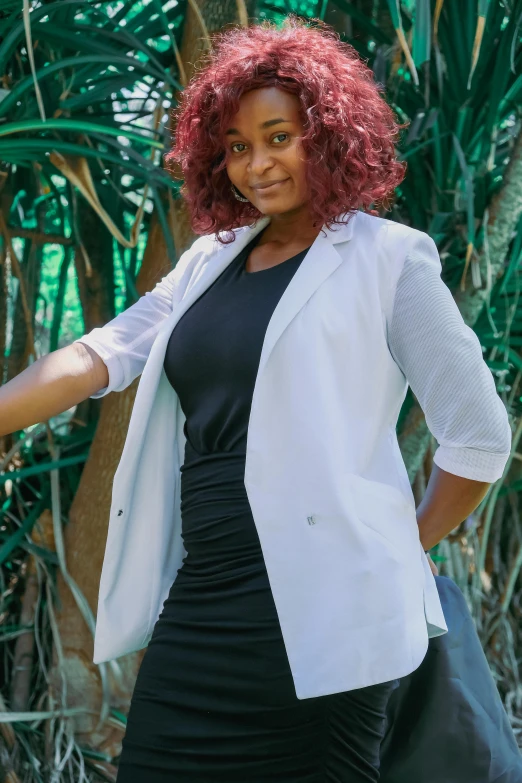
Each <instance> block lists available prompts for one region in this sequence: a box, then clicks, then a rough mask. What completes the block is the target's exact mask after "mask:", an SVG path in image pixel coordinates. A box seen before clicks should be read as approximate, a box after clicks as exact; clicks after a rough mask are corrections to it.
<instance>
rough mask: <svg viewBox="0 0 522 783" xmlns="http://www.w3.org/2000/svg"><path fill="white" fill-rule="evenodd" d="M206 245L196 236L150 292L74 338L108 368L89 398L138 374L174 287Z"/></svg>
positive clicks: (170, 304) (120, 386)
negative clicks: (106, 377) (104, 382)
mask: <svg viewBox="0 0 522 783" xmlns="http://www.w3.org/2000/svg"><path fill="white" fill-rule="evenodd" d="M207 246H208V237H206V236H204V237H199V239H197V240H196V241H195V242H194V243H193V245H192V246H191V247H190V248H189V249H188V250H186V251H185V252H184V253H183V254H182V255H181V257H180V258H179V260H178V262H177V264H176V266H175V267H174V269H173V270H171V271H170V272H169V273H168V274H167V275H165V276H164V277H163V278H162V279H161V280H160V281H159V282H158V283H157V284H156V286H155V287H154V288H153V289H152V291H147V292H146V293H145V294H144V295H143V296H141V297H140V298H139V299H138V301H137V302H135V303H134V304H133V305H131V306H130V307H128V308H127V309H126V310H123V312H121V313H119V315H117V316H116V317H115V318H113V319H112V320H111V321H108V323H106V324H105V325H104V326H100V327H95V328H94V329H91V331H90V332H87V333H86V334H84V335H83V336H82V337H79V338H78V339H77V340H74V343H83V344H85V345H88V346H89V347H90V348H92V349H93V350H94V351H96V353H97V354H98V356H100V358H101V359H102V360H103V362H104V363H105V365H106V367H107V370H108V374H109V383H108V385H107V386H105V387H104V388H103V389H99V390H98V391H97V392H95V393H94V394H91V397H92V398H93V399H98V398H99V397H104V396H105V395H106V394H109V392H112V391H123V390H124V389H126V388H127V386H129V384H130V383H131V382H132V381H133V380H134V379H135V378H136V377H137V376H138V375H140V374H141V373H142V371H143V368H144V366H145V363H146V361H147V359H148V356H149V353H150V350H151V348H152V344H153V342H154V340H155V338H156V335H157V333H158V331H159V329H160V326H161V324H162V323H163V321H164V319H165V318H167V316H168V315H170V313H171V312H172V308H173V302H174V301H175V300H176V290H175V289H176V288H179V289H180V291H181V290H184V288H185V287H186V284H187V282H188V279H189V277H190V274H191V272H192V270H193V267H194V264H195V263H196V262H197V260H198V259H199V258H200V257H201V252H204V251H205V249H206V248H207Z"/></svg>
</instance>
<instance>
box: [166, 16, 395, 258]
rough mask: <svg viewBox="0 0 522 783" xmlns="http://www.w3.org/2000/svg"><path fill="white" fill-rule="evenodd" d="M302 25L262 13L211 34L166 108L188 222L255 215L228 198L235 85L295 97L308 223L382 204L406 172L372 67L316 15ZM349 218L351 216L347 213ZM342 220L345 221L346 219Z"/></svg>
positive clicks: (227, 221) (237, 221)
mask: <svg viewBox="0 0 522 783" xmlns="http://www.w3.org/2000/svg"><path fill="white" fill-rule="evenodd" d="M313 22H314V25H316V26H309V25H308V23H307V22H304V21H303V20H301V19H300V18H299V17H296V16H293V15H291V16H289V17H287V19H286V20H285V22H284V24H283V27H282V28H279V27H277V26H276V25H275V24H274V23H272V22H268V21H263V22H261V23H260V24H258V25H254V26H252V27H232V28H229V29H227V30H225V31H224V32H220V33H217V34H216V35H215V37H214V39H213V41H212V46H211V49H210V52H209V53H208V54H207V55H206V57H205V58H204V59H203V61H202V64H201V66H200V68H199V70H198V71H197V73H196V74H195V76H194V77H193V79H192V80H191V81H190V83H189V84H188V85H187V87H186V89H185V90H184V91H183V93H182V94H181V100H180V103H179V105H178V107H177V108H176V109H175V110H174V112H173V118H174V120H175V122H176V140H175V144H174V146H173V147H172V149H171V150H170V151H169V152H168V153H167V154H166V155H165V161H166V163H167V164H170V163H176V164H178V165H179V166H180V167H181V171H182V172H183V178H184V184H183V185H182V187H181V194H182V195H183V197H184V198H185V200H186V202H187V206H188V209H189V214H190V216H191V226H192V230H193V231H194V233H196V234H210V233H214V232H216V233H217V238H218V241H220V242H222V243H223V244H227V243H228V242H231V241H233V240H234V234H232V235H231V236H230V234H229V236H228V238H225V239H222V238H221V237H220V236H219V232H220V231H230V230H231V229H233V228H237V227H238V226H241V225H245V223H252V222H254V220H256V219H258V218H259V217H261V213H260V212H259V210H258V209H257V208H256V207H254V206H253V205H252V204H251V203H250V202H248V203H243V202H240V201H238V200H237V199H235V198H234V195H233V193H232V191H231V182H230V179H229V178H228V175H227V171H226V162H225V148H224V142H223V139H224V132H225V130H226V127H227V126H228V123H229V121H230V119H231V118H232V117H233V116H234V114H235V113H236V112H237V111H238V110H239V100H240V98H241V96H242V95H243V93H245V92H247V91H248V90H254V89H257V88H260V87H278V88H279V89H281V90H286V91H288V92H290V93H292V94H293V95H296V96H297V97H298V98H299V101H300V105H301V115H302V121H303V124H304V128H305V132H304V134H303V135H302V136H301V144H302V148H303V150H304V153H305V156H306V161H307V182H308V185H309V189H310V196H311V197H310V208H311V210H312V214H313V224H314V226H317V225H320V226H322V225H323V224H326V225H327V226H328V228H331V227H332V225H333V224H334V223H340V222H346V220H338V219H337V218H339V217H340V216H341V215H342V214H343V213H346V212H351V211H355V210H357V209H363V210H364V211H368V210H369V208H370V205H372V204H374V205H382V206H383V207H384V208H386V209H387V208H388V206H387V204H386V203H385V202H386V201H387V200H388V199H389V198H390V197H391V195H392V193H393V190H394V188H395V187H396V186H397V185H398V184H399V183H400V182H401V181H402V180H403V179H404V176H405V172H406V164H405V163H401V162H399V161H398V160H397V158H396V151H395V147H394V141H395V140H396V139H397V137H398V133H399V130H400V129H401V128H402V127H404V126H402V125H399V124H398V123H397V122H396V121H395V118H394V115H393V112H392V109H391V108H390V107H389V106H388V104H387V103H386V101H385V100H384V98H383V97H382V96H381V94H380V92H381V89H382V88H381V87H380V85H378V84H377V83H376V82H375V81H374V77H373V72H372V70H371V69H370V68H369V67H368V66H367V65H366V64H365V63H364V62H363V61H362V60H361V58H360V57H359V55H358V53H357V51H356V50H355V49H354V48H353V47H352V46H350V45H349V44H346V43H343V42H342V41H341V40H340V38H339V36H338V34H337V33H336V32H335V31H334V30H333V28H331V27H330V26H329V25H326V24H325V23H324V22H321V20H319V19H314V20H313ZM348 218H349V216H348ZM348 218H347V219H348Z"/></svg>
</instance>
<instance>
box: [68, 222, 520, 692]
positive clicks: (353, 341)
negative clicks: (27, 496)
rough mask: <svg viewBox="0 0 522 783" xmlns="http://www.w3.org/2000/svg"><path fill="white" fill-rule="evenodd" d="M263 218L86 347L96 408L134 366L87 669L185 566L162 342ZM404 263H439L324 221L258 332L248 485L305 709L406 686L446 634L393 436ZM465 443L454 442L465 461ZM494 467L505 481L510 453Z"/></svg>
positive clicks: (402, 241)
mask: <svg viewBox="0 0 522 783" xmlns="http://www.w3.org/2000/svg"><path fill="white" fill-rule="evenodd" d="M269 220H270V218H268V217H263V218H262V219H261V220H259V221H258V222H257V224H255V225H253V226H246V227H242V228H239V229H236V230H235V241H234V242H232V243H231V244H229V245H226V246H222V245H220V244H219V243H218V242H217V240H216V238H215V235H209V236H202V237H199V238H198V239H197V240H196V241H195V242H194V244H193V245H192V247H190V249H188V250H187V251H186V252H185V253H183V255H182V256H181V258H180V259H179V261H178V263H177V265H176V267H175V268H174V269H173V270H172V271H171V272H170V273H169V274H167V275H166V277H164V278H163V279H162V280H161V282H160V283H158V284H157V285H156V287H155V288H154V290H153V291H152V292H149V293H147V294H145V295H144V296H142V297H141V298H140V299H139V301H138V302H137V303H135V304H134V305H132V306H131V307H130V308H128V309H127V310H126V311H124V312H123V313H120V314H119V315H118V316H116V318H115V319H113V320H112V321H111V322H109V323H108V324H107V325H105V326H104V327H102V328H97V329H93V330H92V331H91V332H90V333H89V334H88V335H85V336H84V337H82V338H80V341H82V342H85V343H87V344H90V345H91V346H92V347H93V348H94V349H95V350H96V351H97V352H98V353H99V354H100V356H101V357H102V358H103V359H104V361H105V362H106V364H107V367H108V369H109V385H108V386H107V387H106V388H104V389H101V390H100V391H99V392H97V393H96V394H94V395H92V396H93V397H101V396H104V395H105V394H108V393H109V392H110V391H121V390H123V389H125V388H126V387H127V386H128V385H129V384H130V383H131V381H132V380H133V379H134V378H135V377H137V376H138V375H139V374H140V373H141V379H140V382H139V386H138V390H137V394H136V398H135V402H134V408H133V411H132V417H131V420H130V424H129V428H128V433H127V438H126V441H125V446H124V449H123V453H122V456H121V460H120V463H119V465H118V468H117V470H116V473H115V476H114V482H113V490H112V503H111V510H110V519H109V530H108V537H107V544H106V552H105V558H104V562H103V569H102V574H101V581H100V590H99V600H98V613H97V624H96V635H95V643H94V662H95V663H101V662H103V661H107V660H110V659H113V658H116V657H118V656H121V655H124V654H126V653H130V652H133V651H135V650H139V649H141V648H143V647H144V646H146V645H147V644H148V642H149V640H150V638H151V634H152V631H153V628H154V625H155V623H156V621H157V619H158V616H159V614H160V612H161V610H162V606H163V602H164V600H165V599H166V597H167V595H168V592H169V589H170V587H171V585H172V583H173V582H174V580H175V579H176V575H177V572H178V569H179V568H180V566H181V564H182V560H183V557H184V555H185V549H184V546H183V540H182V537H181V524H182V523H181V515H180V465H181V464H182V461H183V458H184V447H185V437H184V434H183V424H184V421H185V417H184V414H183V412H182V410H181V407H180V403H179V399H178V397H177V395H176V393H175V391H174V390H173V388H172V386H171V385H170V383H169V381H168V380H167V377H166V374H165V372H164V369H163V361H164V358H165V351H166V346H167V341H168V338H169V336H170V334H171V332H172V330H173V328H174V326H175V324H176V323H177V321H178V320H179V319H180V317H181V316H182V315H183V313H184V312H185V311H186V310H187V309H188V308H189V307H190V305H191V304H192V303H193V302H194V301H195V300H196V299H197V298H198V297H199V296H200V295H201V294H202V293H203V291H205V289H206V288H207V287H208V286H209V285H210V284H211V283H212V282H213V281H214V280H215V279H216V278H217V276H218V275H219V274H220V273H221V272H222V271H223V270H224V268H225V267H226V266H227V264H229V263H230V262H231V261H232V260H233V258H235V256H236V255H237V254H238V253H239V251H240V250H241V249H242V248H243V247H244V246H245V245H246V244H247V243H248V242H249V241H250V240H251V239H252V237H253V236H254V235H255V234H256V233H257V232H258V231H261V230H262V229H263V228H264V227H265V226H266V225H267V223H268V222H269ZM412 254H414V255H415V254H416V256H417V257H421V256H422V257H429V259H430V261H431V262H432V263H433V264H435V265H436V268H437V270H438V271H439V270H440V268H441V266H440V260H439V256H438V252H437V248H436V246H435V244H434V242H433V240H432V239H431V238H430V237H429V236H428V235H427V234H425V233H423V232H421V231H418V230H415V229H412V228H409V227H407V226H404V225H402V224H399V223H396V222H394V221H391V220H386V219H383V218H377V217H373V216H371V215H368V214H366V213H363V212H358V213H356V214H355V215H354V216H353V217H352V218H351V219H350V221H349V223H348V224H347V225H344V226H342V227H340V228H339V227H335V228H334V229H332V230H329V229H326V228H323V231H322V232H321V233H319V235H318V236H317V238H316V239H315V241H314V243H313V245H312V246H311V248H310V250H309V252H308V253H307V254H306V256H305V258H304V260H303V261H302V262H301V264H300V266H299V268H298V269H297V271H296V273H295V275H294V276H293V278H292V280H291V281H290V283H289V285H288V287H287V288H286V289H285V291H284V293H283V295H282V297H281V299H280V301H279V302H278V305H277V307H276V308H275V311H274V313H273V315H272V317H271V319H270V322H269V324H268V328H267V331H266V335H265V339H264V343H263V349H262V353H261V357H260V363H259V369H258V373H257V378H256V383H255V388H254V393H253V399H252V407H251V414H250V420H249V426H248V438H247V453H246V466H245V488H246V491H247V495H248V500H249V502H250V506H251V509H252V514H253V517H254V521H255V524H256V528H257V531H258V534H259V539H260V543H261V547H262V551H263V555H264V559H265V563H266V568H267V572H268V576H269V581H270V586H271V589H272V591H273V597H274V601H275V605H276V608H277V612H278V617H279V621H280V626H281V631H282V635H283V639H284V643H285V647H286V652H287V655H288V660H289V665H290V668H291V672H292V676H293V680H294V684H295V690H296V694H297V697H298V698H299V699H306V698H310V697H315V696H321V695H326V694H331V693H336V692H341V691H347V690H351V689H354V688H361V687H364V686H368V685H373V684H375V683H380V682H385V681H387V680H391V679H395V678H398V677H402V676H404V675H407V674H408V673H410V672H411V671H413V670H414V669H416V668H417V667H418V666H419V665H420V663H421V661H422V659H423V658H424V655H425V653H426V651H427V646H428V637H429V636H436V635H440V634H443V633H445V632H447V626H446V622H445V619H444V615H443V612H442V608H441V604H440V601H439V596H438V592H437V588H436V584H435V580H434V577H433V574H432V573H431V570H430V567H429V564H428V561H427V558H426V555H425V554H424V551H423V548H422V546H421V544H420V541H419V531H418V525H417V518H416V509H415V501H414V497H413V493H412V490H411V487H410V483H409V480H408V475H407V472H406V468H405V465H404V462H403V459H402V456H401V452H400V450H399V446H398V442H397V437H396V423H397V418H398V414H399V411H400V409H401V406H402V403H403V400H404V397H405V394H406V391H407V387H408V380H407V379H406V377H405V376H404V374H403V372H402V371H401V369H400V368H399V366H398V364H397V363H396V362H395V361H394V358H393V356H392V354H391V353H390V350H389V346H388V343H387V328H388V323H389V318H390V313H391V307H392V303H393V297H394V290H395V285H396V282H397V279H398V277H399V274H400V271H401V268H402V266H403V264H404V261H405V259H406V258H407V257H411V256H412ZM440 284H441V285H444V284H443V283H442V281H441V283H440ZM452 303H453V300H452ZM452 306H454V308H455V311H456V313H457V314H458V315H457V317H458V318H461V317H460V314H459V312H458V309H457V307H456V305H454V303H453V304H452ZM461 320H462V319H461ZM465 328H466V329H468V327H465ZM469 331H470V332H471V333H472V330H469ZM472 334H473V339H475V340H476V336H475V335H474V333H472ZM477 342H478V341H477ZM448 361H449V360H448ZM483 367H484V371H485V372H486V374H487V375H488V376H489V380H488V381H487V383H489V382H491V384H492V385H493V388H494V381H493V378H492V376H491V372H490V371H489V369H488V368H487V367H486V365H485V363H483ZM448 382H449V381H448ZM469 383H470V385H471V384H472V383H473V379H470V381H469ZM495 397H496V400H497V401H498V403H499V405H500V407H501V408H502V410H503V411H504V413H505V408H504V406H503V403H502V401H501V400H500V398H499V397H498V396H497V395H496V394H495ZM505 422H506V425H507V415H506V419H505ZM508 429H509V425H507V429H506V430H505V432H504V431H503V432H502V435H501V439H502V448H501V450H502V451H503V452H504V451H505V450H506V448H507V451H508V452H509V443H508V438H509V440H510V435H509V436H508V435H507V431H508ZM473 446H474V444H472V443H464V444H460V447H461V448H462V450H463V451H465V452H467V453H468V455H469V451H470V447H473ZM450 453H451V446H448V445H444V446H443V445H441V446H439V449H438V451H437V452H436V454H435V461H436V462H438V464H440V465H441V467H443V468H444V465H445V464H446V466H447V464H448V463H447V462H445V459H447V458H448V454H450ZM457 453H458V452H457ZM484 455H485V457H486V458H487V457H488V455H486V453H485V452H484ZM504 457H505V458H504ZM496 459H497V462H496V463H495V469H494V473H495V478H498V476H499V475H500V474H501V473H502V468H503V466H504V464H505V461H506V460H507V454H506V455H504V454H502V455H500V456H498V455H497V458H496ZM499 460H500V461H499ZM461 475H466V474H465V472H463V473H461Z"/></svg>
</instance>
